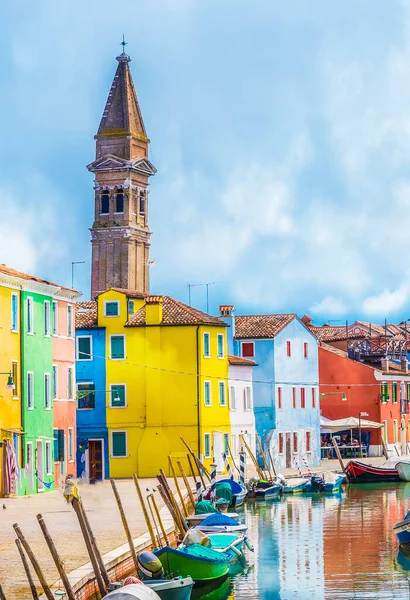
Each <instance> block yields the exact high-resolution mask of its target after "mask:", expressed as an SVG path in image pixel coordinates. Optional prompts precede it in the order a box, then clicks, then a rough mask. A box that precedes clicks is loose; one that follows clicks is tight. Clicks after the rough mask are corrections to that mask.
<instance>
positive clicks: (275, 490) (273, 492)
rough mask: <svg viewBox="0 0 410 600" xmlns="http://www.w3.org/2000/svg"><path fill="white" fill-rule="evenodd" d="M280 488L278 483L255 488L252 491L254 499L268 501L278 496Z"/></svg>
mask: <svg viewBox="0 0 410 600" xmlns="http://www.w3.org/2000/svg"><path fill="white" fill-rule="evenodd" d="M282 487H283V486H281V485H280V483H273V484H272V483H271V484H270V485H268V486H266V487H256V488H255V490H254V497H255V498H256V499H259V500H269V499H271V498H275V497H276V496H278V495H279V494H280V493H281V491H282Z"/></svg>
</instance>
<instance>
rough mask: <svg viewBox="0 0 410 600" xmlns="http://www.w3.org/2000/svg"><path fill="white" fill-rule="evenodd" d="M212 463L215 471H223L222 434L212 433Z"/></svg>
mask: <svg viewBox="0 0 410 600" xmlns="http://www.w3.org/2000/svg"><path fill="white" fill-rule="evenodd" d="M214 461H215V463H216V470H217V472H218V473H222V472H223V470H224V461H223V458H222V433H218V432H217V433H214Z"/></svg>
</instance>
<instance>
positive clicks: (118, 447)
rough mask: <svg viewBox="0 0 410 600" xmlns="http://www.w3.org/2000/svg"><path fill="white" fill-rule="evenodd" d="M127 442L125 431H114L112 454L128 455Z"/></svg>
mask: <svg viewBox="0 0 410 600" xmlns="http://www.w3.org/2000/svg"><path fill="white" fill-rule="evenodd" d="M126 450H127V444H126V436H125V432H124V431H113V433H112V455H113V456H126Z"/></svg>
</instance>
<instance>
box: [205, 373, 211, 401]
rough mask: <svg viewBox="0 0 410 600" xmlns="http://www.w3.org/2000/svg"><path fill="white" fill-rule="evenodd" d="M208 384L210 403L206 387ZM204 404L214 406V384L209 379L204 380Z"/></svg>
mask: <svg viewBox="0 0 410 600" xmlns="http://www.w3.org/2000/svg"><path fill="white" fill-rule="evenodd" d="M207 386H209V404H207V403H206V393H205V389H206V387H207ZM204 406H212V385H211V382H210V381H209V379H207V380H206V381H204Z"/></svg>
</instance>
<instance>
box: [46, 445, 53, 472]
mask: <svg viewBox="0 0 410 600" xmlns="http://www.w3.org/2000/svg"><path fill="white" fill-rule="evenodd" d="M51 457H52V455H51V442H49V441H46V475H52V474H53V470H52V460H51Z"/></svg>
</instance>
